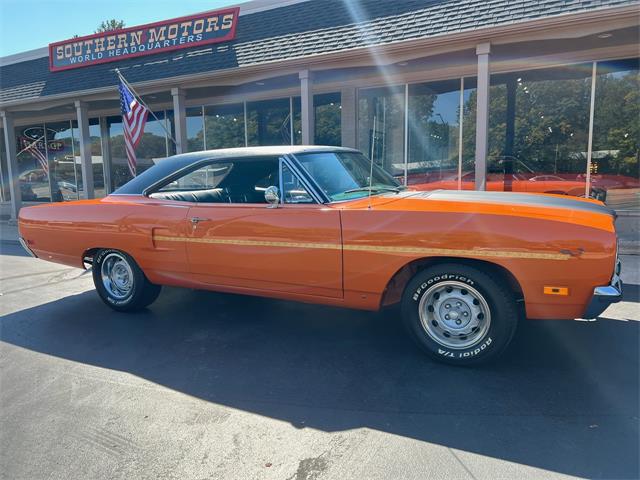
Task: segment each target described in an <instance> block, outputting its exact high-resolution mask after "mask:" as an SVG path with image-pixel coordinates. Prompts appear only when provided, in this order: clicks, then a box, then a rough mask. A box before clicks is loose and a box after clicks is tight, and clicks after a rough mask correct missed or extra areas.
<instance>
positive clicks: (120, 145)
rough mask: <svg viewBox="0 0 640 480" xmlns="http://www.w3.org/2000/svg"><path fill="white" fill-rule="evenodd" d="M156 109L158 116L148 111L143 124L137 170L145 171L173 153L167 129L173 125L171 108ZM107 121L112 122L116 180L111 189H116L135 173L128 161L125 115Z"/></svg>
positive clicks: (112, 147) (113, 164)
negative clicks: (124, 128)
mask: <svg viewBox="0 0 640 480" xmlns="http://www.w3.org/2000/svg"><path fill="white" fill-rule="evenodd" d="M154 113H155V117H157V119H156V118H154V116H153V115H151V114H149V116H148V118H147V123H146V124H145V127H144V134H143V135H142V139H141V140H140V143H139V144H138V147H137V148H136V158H137V163H136V173H137V174H140V173H142V172H144V171H145V170H146V169H148V168H149V167H151V166H153V165H154V164H155V163H156V162H158V161H159V160H162V159H163V158H166V157H167V156H169V155H170V151H169V148H170V147H169V143H173V142H172V141H171V139H169V138H167V134H166V131H165V129H166V130H169V129H170V127H171V122H170V121H169V119H168V117H169V115H171V112H169V115H167V114H165V112H164V111H159V112H154ZM107 124H108V126H109V141H110V145H111V182H112V184H113V185H112V190H115V189H117V188H118V187H120V186H122V185H124V184H125V183H127V182H128V181H129V180H131V178H133V177H132V175H131V172H130V171H129V167H128V163H127V154H126V151H125V146H124V134H123V131H122V117H119V116H118V117H109V118H108V119H107ZM169 131H170V130H169ZM172 148H174V147H172Z"/></svg>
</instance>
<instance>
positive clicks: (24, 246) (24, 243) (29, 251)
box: [18, 237, 38, 258]
mask: <svg viewBox="0 0 640 480" xmlns="http://www.w3.org/2000/svg"><path fill="white" fill-rule="evenodd" d="M18 241H19V242H20V245H21V246H22V248H24V249H25V251H26V252H27V253H28V254H29V255H31V256H32V257H33V258H38V256H37V255H36V254H35V253H33V251H32V250H31V249H30V248H29V247H28V246H27V242H25V241H24V239H23V238H22V237H18Z"/></svg>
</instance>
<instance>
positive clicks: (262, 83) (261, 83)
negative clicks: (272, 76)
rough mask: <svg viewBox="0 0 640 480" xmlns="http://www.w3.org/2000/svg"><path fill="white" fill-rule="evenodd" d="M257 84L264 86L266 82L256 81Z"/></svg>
mask: <svg viewBox="0 0 640 480" xmlns="http://www.w3.org/2000/svg"><path fill="white" fill-rule="evenodd" d="M256 85H260V86H262V85H264V82H256Z"/></svg>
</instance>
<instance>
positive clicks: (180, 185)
mask: <svg viewBox="0 0 640 480" xmlns="http://www.w3.org/2000/svg"><path fill="white" fill-rule="evenodd" d="M232 168H233V164H232V163H211V164H209V165H205V166H204V167H201V168H199V169H197V170H194V171H193V172H189V173H187V174H186V175H185V176H184V177H180V178H178V179H176V180H174V181H173V182H171V183H169V184H167V185H165V186H164V187H162V188H161V189H159V190H158V192H184V191H194V190H195V191H198V190H210V189H213V188H216V187H218V185H219V184H220V182H222V180H224V178H225V177H226V176H227V175H229V173H230V172H231V170H232Z"/></svg>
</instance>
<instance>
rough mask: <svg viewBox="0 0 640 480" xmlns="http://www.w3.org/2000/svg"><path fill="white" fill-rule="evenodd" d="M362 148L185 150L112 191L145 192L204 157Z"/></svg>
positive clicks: (304, 147) (286, 146) (308, 146)
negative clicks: (186, 151) (190, 151)
mask: <svg viewBox="0 0 640 480" xmlns="http://www.w3.org/2000/svg"><path fill="white" fill-rule="evenodd" d="M322 152H358V150H354V149H352V148H345V147H330V146H316V145H282V146H269V147H241V148H223V149H219V150H203V151H200V152H192V153H183V154H180V155H174V156H172V157H168V158H164V159H162V160H159V161H158V163H156V164H155V165H154V166H153V167H151V168H149V169H148V170H146V171H144V172H143V173H141V174H140V175H138V176H137V177H135V178H133V179H132V180H130V181H129V182H127V183H125V184H124V185H122V186H121V187H120V188H118V189H117V190H116V191H115V192H113V194H112V195H141V194H142V193H143V192H144V191H145V189H147V188H148V187H150V186H151V185H153V184H155V183H157V182H159V181H160V180H162V179H163V178H165V177H167V176H169V175H171V174H172V173H174V172H177V171H178V170H182V169H183V168H186V167H188V166H189V165H191V164H193V163H196V162H199V161H202V160H224V159H243V158H256V157H273V156H280V155H296V154H301V153H322Z"/></svg>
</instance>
